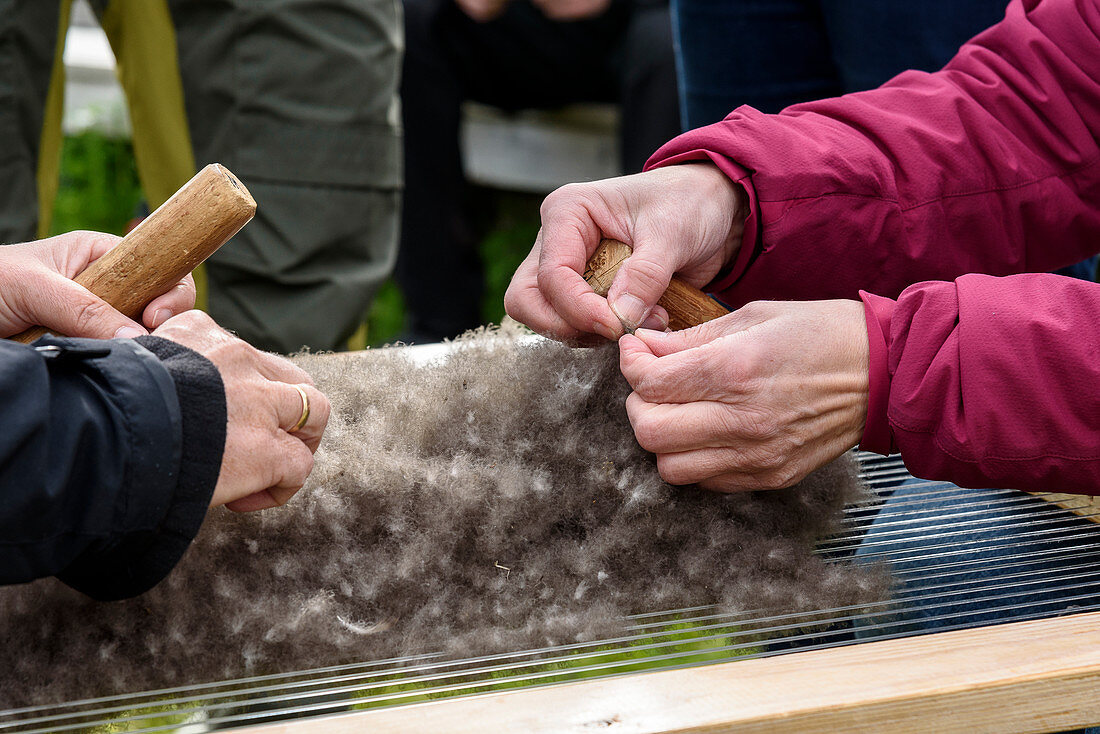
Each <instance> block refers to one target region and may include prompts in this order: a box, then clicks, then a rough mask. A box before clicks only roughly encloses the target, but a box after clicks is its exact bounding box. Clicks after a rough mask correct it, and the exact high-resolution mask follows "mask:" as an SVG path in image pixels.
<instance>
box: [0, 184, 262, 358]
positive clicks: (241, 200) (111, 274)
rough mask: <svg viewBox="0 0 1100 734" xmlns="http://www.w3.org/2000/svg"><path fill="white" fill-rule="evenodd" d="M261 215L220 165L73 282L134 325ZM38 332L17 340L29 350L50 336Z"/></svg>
mask: <svg viewBox="0 0 1100 734" xmlns="http://www.w3.org/2000/svg"><path fill="white" fill-rule="evenodd" d="M255 213H256V201H255V200H254V199H253V198H252V195H251V194H249V193H248V189H246V188H245V187H244V184H242V183H241V182H240V181H238V180H237V177H236V176H234V175H233V174H232V173H230V172H229V170H228V169H226V168H225V167H224V166H222V165H221V164H218V163H211V164H210V165H208V166H206V167H205V168H203V169H202V170H201V171H199V172H198V173H196V174H195V176H194V178H192V179H191V180H190V181H188V182H187V183H185V184H184V185H183V186H182V187H181V188H180V190H179V191H177V192H176V193H174V194H172V196H171V198H169V199H168V201H166V202H164V203H163V204H161V205H160V206H159V207H157V210H156V211H155V212H153V213H152V214H150V215H149V216H148V217H146V218H145V221H143V222H142V223H141V224H139V225H138V226H137V227H136V228H135V229H134V230H133V231H132V232H130V234H128V235H126V236H125V237H124V238H123V239H122V241H121V242H119V243H118V244H117V245H116V246H115V247H114V248H112V249H111V250H110V251H109V252H108V253H107V254H105V255H104V256H103V257H101V258H99V259H98V260H96V261H95V262H94V263H92V264H91V265H89V266H88V268H87V269H86V270H85V271H84V272H82V273H81V274H80V275H78V276H76V278H74V280H75V281H76V282H77V283H79V284H80V285H82V286H84V287H85V288H87V289H88V290H90V291H91V292H92V293H94V294H96V295H97V296H99V297H100V298H102V299H103V300H104V301H106V302H107V303H109V304H111V305H112V306H114V307H115V308H116V309H118V310H119V311H121V312H122V313H123V314H125V315H126V316H128V317H129V318H132V319H134V320H140V317H141V312H142V311H143V310H145V307H146V306H147V305H148V304H149V302H150V301H152V300H153V299H154V298H156V297H157V296H159V295H160V294H162V293H165V292H167V291H168V289H170V288H171V287H172V286H173V285H175V284H176V283H178V282H179V281H180V279H181V278H183V276H185V275H187V274H188V273H190V272H191V271H192V270H194V269H195V268H196V267H198V266H199V264H200V263H201V262H202V261H203V260H205V259H206V258H208V257H210V255H211V254H213V253H214V251H215V250H217V249H218V248H219V247H221V246H222V245H224V244H225V243H226V242H227V241H228V240H229V238H230V237H232V236H233V235H235V234H237V232H239V231H240V229H241V227H243V226H244V225H245V224H247V223H248V220H250V219H252V216H253V215H254V214H255ZM46 331H47V330H46V329H43V328H41V327H35V328H32V329H28V330H27V331H24V332H23V333H21V334H17V335H16V336H13V337H12V339H14V340H15V341H19V342H23V343H25V344H28V343H30V342H32V341H34V340H35V339H37V338H39V337H40V336H42V335H43V334H45V333H46Z"/></svg>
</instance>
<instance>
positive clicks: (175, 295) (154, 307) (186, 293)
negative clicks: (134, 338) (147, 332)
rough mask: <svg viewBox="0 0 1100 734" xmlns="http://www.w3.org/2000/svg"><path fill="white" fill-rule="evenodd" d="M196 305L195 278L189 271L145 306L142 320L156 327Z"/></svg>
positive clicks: (150, 326)
mask: <svg viewBox="0 0 1100 734" xmlns="http://www.w3.org/2000/svg"><path fill="white" fill-rule="evenodd" d="M194 307H195V279H194V278H193V277H192V276H191V274H190V273H188V274H187V275H186V276H184V278H183V280H181V281H180V282H178V283H176V284H175V285H174V286H172V288H171V289H169V290H168V291H167V292H166V293H162V294H160V295H159V296H157V297H156V298H154V299H153V300H152V301H150V302H149V304H148V305H147V306H146V307H145V310H144V311H143V312H142V317H141V318H142V322H143V323H144V324H145V325H146V326H148V327H149V328H150V329H155V328H157V327H158V326H160V325H161V324H163V323H164V322H165V321H167V320H168V319H170V318H172V317H173V316H175V315H176V314H180V313H183V312H184V311H190V310H191V309H193V308H194Z"/></svg>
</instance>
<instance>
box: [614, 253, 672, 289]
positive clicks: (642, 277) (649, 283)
mask: <svg viewBox="0 0 1100 734" xmlns="http://www.w3.org/2000/svg"><path fill="white" fill-rule="evenodd" d="M623 269H624V270H625V271H626V277H627V279H628V280H629V281H630V282H631V283H633V284H634V285H635V286H641V287H642V288H643V289H644V290H645V291H646V292H649V293H657V294H658V295H660V294H661V293H663V292H664V291H665V289H666V288H668V283H669V280H670V277H671V273H670V272H669V270H668V268H667V267H666V266H664V265H662V264H661V263H659V262H657V261H655V260H651V259H649V258H647V257H640V256H638V255H633V256H631V257H630V259H629V260H627V261H626V263H624V264H623Z"/></svg>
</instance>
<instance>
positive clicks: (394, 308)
mask: <svg viewBox="0 0 1100 734" xmlns="http://www.w3.org/2000/svg"><path fill="white" fill-rule="evenodd" d="M541 198H542V197H541V196H537V195H531V194H518V193H512V192H501V191H489V190H482V191H480V192H479V196H478V197H477V200H478V202H479V204H480V205H482V206H483V207H484V208H485V210H486V212H487V213H489V216H487V217H486V218H485V222H484V223H483V226H482V229H483V231H484V232H485V235H484V237H483V239H482V241H481V255H482V261H483V262H484V263H485V275H486V290H485V298H484V301H483V303H482V317H483V320H484V321H485V323H500V320H501V319H502V318H503V317H504V291H505V289H506V288H507V287H508V282H509V280H510V279H511V277H512V273H513V272H514V271H515V269H516V267H517V266H518V265H519V263H520V262H521V261H522V260H523V258H524V256H526V254H527V252H528V251H529V250H530V249H531V243H532V242H534V240H535V235H536V234H537V233H538V228H539V215H538V207H539V202H540V201H541ZM141 202H142V192H141V184H140V182H139V181H138V175H137V167H136V165H135V163H134V150H133V146H132V145H131V144H130V141H129V140H126V139H118V138H111V137H107V136H105V135H103V134H102V133H98V132H95V131H87V132H83V133H80V134H78V135H69V136H66V137H65V140H64V142H63V144H62V149H61V180H60V187H59V189H58V194H57V201H56V202H55V204H54V212H53V220H52V222H51V226H50V234H60V233H62V232H69V231H72V230H74V229H93V230H98V231H100V232H110V233H112V234H124V233H125V231H126V227H127V225H128V224H129V222H130V221H131V220H132V219H133V218H134V216H135V215H137V214H138V213H139V206H140V205H141ZM446 297H447V296H446V294H445V293H443V294H440V298H446ZM404 320H405V304H404V300H403V298H402V296H401V289H400V288H398V287H397V285H396V284H395V283H394V282H393V281H392V280H391V281H387V282H386V283H385V284H384V285H383V286H382V288H381V289H380V290H379V292H378V294H377V295H376V296H375V299H374V303H373V305H372V306H371V310H370V313H369V314H368V315H367V343H368V344H370V345H372V346H377V345H380V344H385V343H387V342H390V341H393V340H394V338H396V337H397V335H398V334H400V333H401V331H402V329H403V328H404Z"/></svg>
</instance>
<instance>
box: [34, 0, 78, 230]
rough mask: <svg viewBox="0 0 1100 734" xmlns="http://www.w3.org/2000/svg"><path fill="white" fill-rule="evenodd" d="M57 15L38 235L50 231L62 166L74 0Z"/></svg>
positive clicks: (41, 151)
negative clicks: (67, 59) (67, 44)
mask: <svg viewBox="0 0 1100 734" xmlns="http://www.w3.org/2000/svg"><path fill="white" fill-rule="evenodd" d="M60 5H61V8H60V10H59V12H58V19H57V43H56V44H55V45H54V53H53V69H52V70H51V71H50V89H49V92H48V93H47V96H46V109H45V111H44V114H43V116H42V131H41V133H40V135H39V138H38V170H37V171H36V172H35V174H36V178H37V187H38V238H39V239H42V238H43V237H45V236H46V235H47V234H49V231H50V223H51V221H52V220H53V205H54V200H55V199H56V198H57V186H58V183H57V179H58V175H59V174H60V170H61V115H62V114H63V112H64V109H65V36H66V35H67V34H68V32H69V16H70V15H71V14H72V6H73V0H60Z"/></svg>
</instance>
